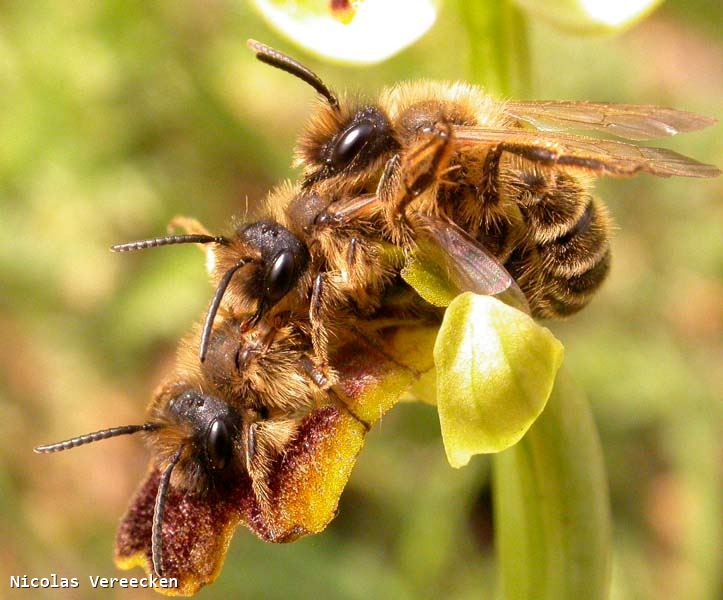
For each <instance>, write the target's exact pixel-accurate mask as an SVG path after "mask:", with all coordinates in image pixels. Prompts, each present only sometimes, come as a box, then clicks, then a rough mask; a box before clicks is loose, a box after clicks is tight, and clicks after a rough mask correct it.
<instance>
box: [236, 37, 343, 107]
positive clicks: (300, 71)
mask: <svg viewBox="0 0 723 600" xmlns="http://www.w3.org/2000/svg"><path fill="white" fill-rule="evenodd" d="M246 45H247V46H248V47H249V48H251V50H253V51H254V52H255V53H256V58H258V59H259V60H260V61H261V62H262V63H266V64H267V65H271V66H272V67H276V68H277V69H281V70H282V71H286V72H287V73H290V74H291V75H293V76H294V77H298V78H299V79H301V80H302V81H305V82H306V83H308V84H309V85H310V86H311V87H313V88H314V89H315V90H316V91H317V92H318V93H319V94H321V95H322V96H324V98H326V100H327V101H328V102H329V105H330V106H331V107H332V108H333V109H335V110H339V100H337V98H336V96H335V95H334V94H333V93H332V92H331V90H329V88H328V87H326V84H325V83H324V82H323V81H322V80H321V78H320V77H319V76H318V75H317V74H316V73H314V72H313V71H312V70H311V69H309V68H308V67H305V66H304V65H302V64H301V63H300V62H299V61H298V60H295V59H293V58H291V57H290V56H287V55H286V54H284V53H283V52H279V51H278V50H275V49H274V48H271V47H270V46H267V45H266V44H262V43H261V42H257V41H256V40H248V41H247V42H246Z"/></svg>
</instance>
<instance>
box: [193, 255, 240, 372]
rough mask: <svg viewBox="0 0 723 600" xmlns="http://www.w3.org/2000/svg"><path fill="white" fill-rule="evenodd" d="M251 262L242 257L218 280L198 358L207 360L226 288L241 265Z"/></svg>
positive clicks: (202, 335) (202, 360) (205, 323)
mask: <svg viewBox="0 0 723 600" xmlns="http://www.w3.org/2000/svg"><path fill="white" fill-rule="evenodd" d="M249 262H251V259H242V260H241V261H239V262H238V263H237V264H235V265H234V266H233V267H231V268H230V269H229V270H228V271H226V272H225V273H224V274H223V277H222V278H221V281H219V282H218V286H217V287H216V292H215V293H214V294H213V300H212V301H211V306H209V307H208V312H207V313H206V320H205V321H204V322H203V332H202V333H201V347H200V349H199V354H198V358H199V359H200V361H201V362H204V361H205V360H206V353H207V352H208V343H209V341H210V339H211V331H212V330H213V322H214V320H215V319H216V313H218V307H219V306H221V300H223V295H224V294H225V293H226V288H227V287H228V285H229V283H231V278H232V277H233V275H234V273H236V271H238V270H239V269H240V268H241V267H243V266H244V265H246V264H248V263H249Z"/></svg>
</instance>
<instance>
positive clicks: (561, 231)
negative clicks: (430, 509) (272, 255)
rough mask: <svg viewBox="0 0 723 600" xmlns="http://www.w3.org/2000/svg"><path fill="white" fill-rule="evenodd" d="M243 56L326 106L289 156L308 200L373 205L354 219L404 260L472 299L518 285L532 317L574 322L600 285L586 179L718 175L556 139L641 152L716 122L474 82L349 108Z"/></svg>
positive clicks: (411, 86) (323, 90) (606, 246)
mask: <svg viewBox="0 0 723 600" xmlns="http://www.w3.org/2000/svg"><path fill="white" fill-rule="evenodd" d="M249 46H250V47H251V49H252V50H253V51H254V52H255V53H256V55H257V58H259V59H260V60H261V61H263V62H265V63H267V64H270V65H272V66H274V67H277V68H280V69H282V70H285V71H287V72H290V73H292V74H293V75H295V76H297V77H299V78H300V79H302V80H304V81H306V82H307V83H309V84H310V85H312V87H314V89H316V91H317V92H318V93H319V94H320V95H321V96H322V98H323V102H321V103H320V105H319V107H318V109H317V111H316V113H315V114H314V116H313V117H312V119H311V121H310V122H309V124H308V125H307V126H306V128H305V130H304V131H303V132H302V134H301V136H300V138H299V142H298V145H297V148H296V160H295V164H296V165H297V166H301V167H302V168H303V170H304V174H303V182H302V187H303V188H304V189H313V190H315V191H316V193H318V194H320V195H322V196H325V195H328V194H330V193H332V192H333V193H334V194H336V195H337V196H341V197H346V198H354V197H361V196H364V195H366V194H373V195H374V196H375V198H374V199H373V200H370V201H369V202H368V203H367V204H366V205H365V206H364V207H363V210H364V211H367V212H368V211H370V210H376V211H378V212H380V213H381V215H382V224H383V227H384V236H385V237H386V238H387V239H389V240H390V241H392V242H393V243H395V244H400V245H402V246H403V247H405V248H411V247H412V246H413V245H414V244H415V243H416V241H417V240H418V239H419V238H420V237H423V238H425V239H426V241H429V242H432V243H433V244H435V245H436V246H438V247H439V248H441V249H442V250H443V251H444V252H446V253H447V255H448V260H447V261H446V264H447V266H448V267H449V268H451V269H452V270H453V271H461V272H462V273H461V275H460V277H461V278H462V279H469V277H468V276H471V279H472V280H473V283H475V285H474V286H473V287H472V288H469V287H468V288H467V289H472V290H473V291H477V292H479V293H489V294H495V293H499V292H500V291H504V290H506V289H507V290H509V289H512V290H515V282H517V284H518V285H519V287H520V288H521V291H522V292H523V293H524V295H525V296H526V297H527V300H528V301H529V304H530V307H531V310H532V313H533V315H535V316H539V317H565V316H568V315H571V314H573V313H575V312H577V311H578V310H580V309H581V308H582V307H584V306H585V305H586V304H587V303H588V302H589V301H590V299H591V297H592V295H593V293H594V292H595V291H596V290H597V288H598V287H599V286H600V284H601V283H602V281H603V280H604V278H605V276H606V275H607V272H608V270H609V264H610V242H609V238H610V229H611V220H610V218H609V216H608V213H607V209H606V208H605V206H604V204H602V202H600V201H599V200H597V199H596V198H594V197H593V195H592V184H593V179H594V177H595V176H599V175H611V176H615V177H630V176H633V175H636V174H638V173H642V172H645V173H650V174H652V175H657V176H660V177H668V176H671V175H677V176H684V177H715V176H717V175H719V174H720V171H719V170H718V169H717V168H716V167H714V166H711V165H706V164H703V163H700V162H698V161H696V160H694V159H691V158H687V157H685V156H682V155H680V154H677V153H675V152H673V151H670V150H666V149H661V148H649V147H641V146H637V145H633V144H629V143H625V142H620V141H614V140H607V139H596V138H592V137H586V136H581V135H573V134H567V133H561V132H560V131H558V130H559V129H567V128H576V129H583V130H595V131H603V132H606V133H609V134H612V135H614V136H617V137H620V138H625V139H629V140H647V139H651V138H654V137H660V136H669V135H674V134H676V133H680V132H686V131H693V130H696V129H701V128H704V127H707V126H709V125H711V124H713V123H714V122H715V121H714V120H713V119H710V118H707V117H702V116H699V115H695V114H692V113H688V112H684V111H679V110H673V109H668V108H661V107H657V106H647V105H642V106H636V105H628V104H618V105H616V104H606V103H594V102H564V101H562V102H557V101H543V102H498V101H496V100H493V99H492V98H491V97H490V96H488V95H487V94H485V93H484V92H483V91H482V90H481V89H480V88H478V87H476V86H473V85H470V84H466V83H443V82H432V81H419V82H411V83H401V84H398V85H395V86H393V87H391V88H389V89H386V90H384V91H382V93H381V94H380V96H379V99H378V100H377V101H374V102H364V101H358V100H350V99H347V98H346V97H341V98H339V97H337V96H336V95H335V94H334V93H332V92H331V91H330V90H329V89H328V88H327V87H326V86H325V85H324V83H323V82H322V81H321V79H320V78H319V77H318V76H317V75H315V74H314V73H312V72H311V71H310V70H309V69H307V68H306V67H303V66H302V65H300V64H299V63H298V62H297V61H295V60H294V59H292V58H290V57H288V56H286V55H284V54H282V53H281V52H278V51H277V50H274V49H272V48H269V47H268V46H265V45H264V44H261V43H259V42H256V41H253V40H250V41H249ZM353 215H354V209H352V210H349V211H346V215H345V217H346V218H350V219H352V220H353ZM468 256H473V257H474V259H475V262H474V264H472V262H471V261H470V260H468V259H465V257H468ZM480 261H481V262H480ZM460 263H467V264H466V265H465V264H462V265H461V266H460ZM468 283H469V282H468ZM515 291H516V290H515Z"/></svg>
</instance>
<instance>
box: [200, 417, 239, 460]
mask: <svg viewBox="0 0 723 600" xmlns="http://www.w3.org/2000/svg"><path fill="white" fill-rule="evenodd" d="M232 453H233V443H232V442H231V434H230V432H229V429H228V426H227V425H226V423H225V422H224V421H223V419H214V420H213V422H212V423H211V427H209V428H208V433H207V435H206V454H207V455H208V460H209V462H210V465H211V467H212V468H213V469H215V470H217V471H220V470H222V469H224V468H225V467H226V466H227V465H228V463H229V462H231V454H232Z"/></svg>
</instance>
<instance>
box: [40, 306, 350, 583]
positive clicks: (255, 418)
mask: <svg viewBox="0 0 723 600" xmlns="http://www.w3.org/2000/svg"><path fill="white" fill-rule="evenodd" d="M202 330H203V328H202V326H199V327H196V328H195V329H194V331H193V332H192V333H191V334H190V335H189V336H187V337H186V338H185V339H184V340H183V341H182V342H181V344H180V346H179V352H178V357H177V366H176V369H175V370H174V372H173V373H172V375H171V376H170V377H169V378H168V379H167V380H166V382H164V383H162V384H161V385H160V386H159V387H158V388H157V390H156V392H155V393H154V396H153V399H152V401H151V403H150V405H149V406H148V409H147V418H146V422H145V423H142V424H140V425H127V426H122V427H112V428H110V429H104V430H101V431H97V432H94V433H89V434H86V435H81V436H78V437H74V438H71V439H68V440H66V441H62V442H57V443H54V444H48V445H43V446H38V447H37V448H35V451H36V452H38V453H52V452H59V451H62V450H68V449H71V448H75V447H78V446H81V445H84V444H88V443H91V442H96V441H100V440H105V439H109V438H112V437H116V436H119V435H129V434H134V433H142V434H143V436H144V437H145V439H146V442H147V444H148V446H149V448H150V450H151V454H152V461H153V463H154V465H155V466H156V467H157V468H158V470H159V472H160V473H161V479H160V484H159V486H158V491H157V494H156V501H155V507H154V513H153V521H152V533H151V547H152V564H153V569H154V571H155V573H156V574H157V575H158V576H159V577H160V576H162V574H163V534H162V531H163V519H164V510H165V505H166V497H167V495H168V493H169V489H170V488H173V489H174V490H183V491H185V492H186V493H190V494H204V493H208V492H209V491H214V490H223V489H224V486H230V485H234V484H237V483H238V480H239V478H244V477H246V478H248V479H249V480H250V485H251V489H252V490H253V493H254V495H255V497H256V498H257V500H258V502H259V505H260V506H262V507H264V506H267V507H268V504H269V502H270V491H269V489H268V478H269V475H270V473H271V470H272V469H273V465H274V461H275V460H276V459H278V458H279V457H280V456H281V454H282V453H283V450H284V448H285V447H286V446H287V445H288V443H289V442H290V440H291V439H293V437H294V435H295V434H296V432H297V429H298V427H299V424H300V422H301V420H302V419H303V418H304V417H305V416H307V415H308V414H309V413H310V412H311V411H312V410H313V409H314V408H317V407H319V406H322V405H325V404H329V403H332V402H333V403H337V405H339V403H340V402H341V401H340V400H339V398H338V396H337V395H336V394H335V393H334V392H333V391H331V390H324V389H322V387H321V386H320V385H317V384H316V383H315V382H314V380H313V378H311V377H310V376H309V375H308V372H307V369H309V365H308V363H309V359H308V355H309V353H310V352H311V349H310V346H309V341H308V336H305V335H304V332H303V330H302V329H300V328H299V327H297V326H296V325H295V324H291V325H283V326H278V327H276V328H275V330H274V335H273V340H272V341H269V340H268V339H267V338H268V335H269V330H268V328H267V327H265V326H264V324H263V322H262V323H261V324H259V325H258V326H257V327H256V328H255V329H254V330H253V331H252V332H248V331H246V330H245V329H244V323H243V322H241V321H238V320H235V319H233V318H225V319H223V320H222V321H221V323H220V324H219V325H218V326H217V328H216V330H215V332H214V333H215V335H214V336H213V338H212V339H211V342H210V344H209V346H208V355H207V357H208V359H207V360H206V362H205V363H203V364H200V363H199V361H198V356H197V348H198V344H199V337H200V335H202V333H201V332H202Z"/></svg>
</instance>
